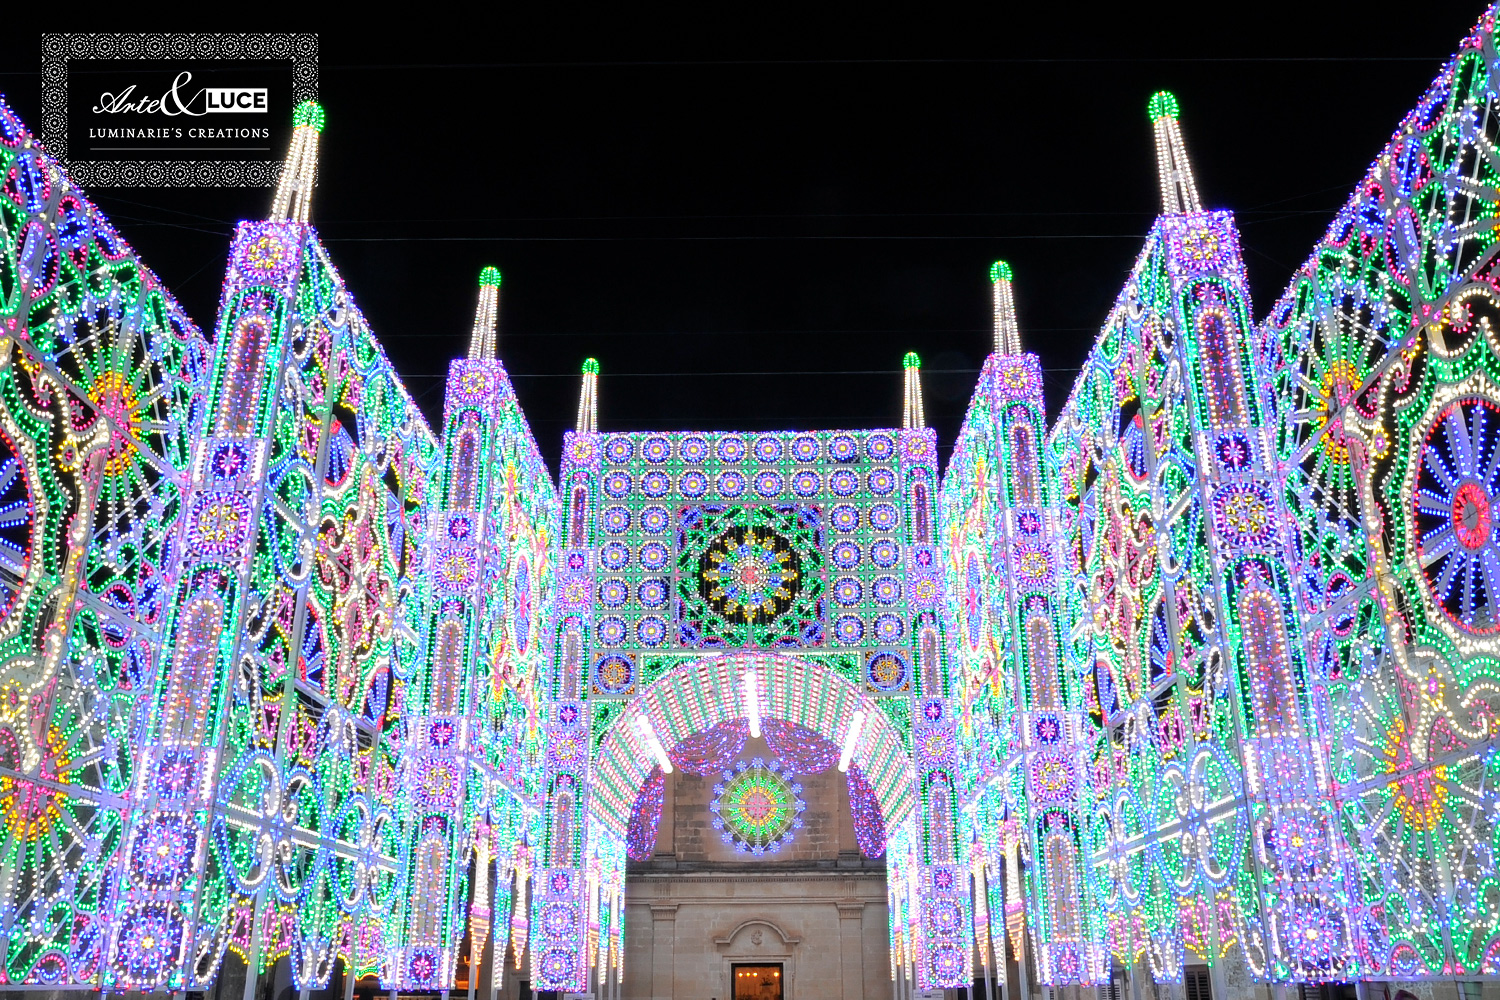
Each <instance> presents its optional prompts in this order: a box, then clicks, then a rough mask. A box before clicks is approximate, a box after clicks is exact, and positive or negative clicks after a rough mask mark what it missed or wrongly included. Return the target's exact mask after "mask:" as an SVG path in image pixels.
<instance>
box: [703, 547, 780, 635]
mask: <svg viewBox="0 0 1500 1000" xmlns="http://www.w3.org/2000/svg"><path fill="white" fill-rule="evenodd" d="M699 574H700V576H701V578H702V584H701V587H700V589H701V590H702V592H703V596H704V597H705V598H706V599H707V600H708V603H709V605H710V606H711V607H712V608H713V609H714V610H715V611H717V612H718V613H719V614H721V615H723V616H724V618H725V620H726V621H730V622H734V623H737V624H738V623H743V622H746V621H750V620H755V621H759V622H768V621H770V620H772V619H774V618H776V617H777V616H779V615H780V614H781V613H782V612H783V611H785V610H786V609H787V608H788V607H790V606H791V603H792V601H793V599H794V598H795V597H796V596H797V593H798V592H799V591H800V590H801V589H802V560H801V559H800V558H799V557H798V555H797V552H796V551H795V550H794V549H793V548H792V544H791V542H789V541H788V540H787V539H785V538H783V537H782V536H781V535H779V534H777V533H776V532H774V531H770V530H767V529H765V528H758V527H749V528H742V527H735V528H731V529H729V530H728V531H726V532H725V533H724V534H723V535H721V536H720V537H719V539H718V540H717V541H715V542H714V544H713V545H712V546H710V547H709V550H708V551H707V552H706V553H704V555H703V557H702V558H701V559H700V560H699Z"/></svg>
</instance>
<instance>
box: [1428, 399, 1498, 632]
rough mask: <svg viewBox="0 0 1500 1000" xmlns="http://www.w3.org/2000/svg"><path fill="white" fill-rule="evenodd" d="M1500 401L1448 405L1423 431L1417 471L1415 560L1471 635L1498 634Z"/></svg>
mask: <svg viewBox="0 0 1500 1000" xmlns="http://www.w3.org/2000/svg"><path fill="white" fill-rule="evenodd" d="M1497 499H1500V405H1496V404H1495V403H1494V402H1491V401H1490V400H1488V399H1483V398H1480V397H1467V398H1464V399H1459V400H1455V401H1454V402H1452V403H1450V404H1448V406H1447V407H1445V408H1444V409H1443V410H1442V412H1441V413H1439V414H1438V416H1437V419H1435V420H1434V421H1433V422H1432V426H1431V427H1430V428H1429V429H1428V432H1427V440H1426V442H1425V443H1424V445H1423V447H1422V452H1421V465H1420V466H1419V467H1418V469H1417V476H1416V484H1415V490H1414V493H1413V497H1412V502H1413V508H1414V511H1413V513H1414V520H1415V525H1414V526H1415V532H1416V543H1417V558H1418V561H1419V563H1420V565H1421V569H1422V575H1423V577H1424V578H1425V579H1426V581H1427V587H1428V590H1429V593H1430V594H1431V596H1432V599H1433V601H1434V602H1436V604H1437V605H1438V606H1439V607H1440V608H1442V609H1443V612H1444V613H1445V614H1446V615H1447V617H1448V619H1449V620H1450V621H1451V622H1452V623H1453V624H1454V625H1456V626H1457V627H1458V628H1460V629H1462V630H1463V631H1465V632H1468V633H1470V634H1472V635H1491V634H1494V633H1496V632H1500V606H1496V601H1500V531H1497V528H1500V525H1497V524H1496V523H1495V522H1496V517H1497V515H1500V510H1496V502H1497Z"/></svg>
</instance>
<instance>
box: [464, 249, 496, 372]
mask: <svg viewBox="0 0 1500 1000" xmlns="http://www.w3.org/2000/svg"><path fill="white" fill-rule="evenodd" d="M499 331H500V270H499V268H494V267H486V268H485V269H484V270H482V271H480V272H479V307H478V308H477V309H475V310H474V333H473V334H472V335H471V336H470V337H469V360H470V361H490V360H492V359H494V357H495V355H496V353H497V348H498V334H499Z"/></svg>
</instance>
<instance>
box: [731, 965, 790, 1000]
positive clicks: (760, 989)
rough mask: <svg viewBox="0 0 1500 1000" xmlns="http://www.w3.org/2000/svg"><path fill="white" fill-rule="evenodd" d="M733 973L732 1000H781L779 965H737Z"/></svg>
mask: <svg viewBox="0 0 1500 1000" xmlns="http://www.w3.org/2000/svg"><path fill="white" fill-rule="evenodd" d="M732 971H733V972H734V1000H781V963H779V962H778V963H776V964H774V965H766V964H760V965H739V964H736V965H734V966H733V967H732Z"/></svg>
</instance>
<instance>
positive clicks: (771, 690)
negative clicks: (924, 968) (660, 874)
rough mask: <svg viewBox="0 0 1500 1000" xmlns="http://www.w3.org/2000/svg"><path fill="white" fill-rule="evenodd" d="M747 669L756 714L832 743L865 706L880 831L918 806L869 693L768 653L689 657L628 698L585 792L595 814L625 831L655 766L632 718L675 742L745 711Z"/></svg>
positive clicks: (620, 834)
mask: <svg viewBox="0 0 1500 1000" xmlns="http://www.w3.org/2000/svg"><path fill="white" fill-rule="evenodd" d="M751 669H754V670H755V671H756V672H757V676H758V678H759V684H758V690H759V698H760V712H761V715H762V716H764V717H766V718H776V719H782V720H785V721H787V722H795V723H796V724H797V725H799V726H803V727H805V728H807V729H810V730H812V731H813V732H815V733H817V734H818V735H819V736H822V737H823V738H824V739H826V740H828V741H829V742H830V743H833V744H834V745H835V746H840V747H841V746H843V744H844V739H845V737H846V736H847V734H848V731H849V725H850V722H851V721H852V720H853V719H854V713H855V712H856V711H862V712H863V713H864V724H863V726H862V727H861V728H860V731H859V735H858V737H857V741H856V743H855V747H854V754H853V762H854V763H855V764H856V765H858V767H859V769H860V771H862V772H863V773H864V776H865V778H866V779H867V780H868V781H869V782H870V786H871V787H872V788H873V789H874V790H875V796H876V798H877V799H878V800H879V802H880V809H881V813H882V815H883V817H884V820H885V827H886V830H887V831H892V830H894V829H895V828H897V827H899V826H900V825H901V824H902V823H903V822H905V820H906V819H907V817H908V816H910V815H911V813H912V810H913V808H914V806H915V804H916V797H915V792H914V789H913V783H912V774H911V752H910V750H909V749H908V748H907V747H906V745H905V743H904V741H903V740H902V739H901V735H900V733H898V732H897V730H896V728H895V727H894V726H893V725H891V722H890V720H889V719H888V718H887V717H886V714H885V713H884V712H883V711H880V710H879V709H878V708H877V707H876V702H875V700H874V699H871V698H868V697H866V696H865V692H864V691H863V690H862V688H861V687H860V686H859V685H857V684H855V683H854V682H852V681H850V680H849V679H848V678H846V677H844V676H842V675H841V674H839V673H837V672H836V671H834V670H831V669H829V668H828V667H825V666H823V665H822V664H820V663H816V662H812V661H808V660H804V659H801V658H799V657H795V656H786V655H782V654H777V653H771V652H731V653H720V654H714V655H711V656H706V657H704V658H702V659H700V660H694V661H692V662H690V663H686V664H684V665H682V666H680V667H678V668H676V669H675V670H673V671H671V672H670V673H668V674H665V675H663V676H662V677H659V678H657V679H656V680H655V681H653V682H652V683H651V685H650V686H649V687H647V688H646V689H645V690H644V691H642V692H641V693H639V694H638V695H637V696H636V697H635V698H634V699H632V701H631V702H630V704H629V706H628V707H627V708H626V709H625V711H624V712H623V713H622V714H621V716H620V717H619V718H618V719H616V720H615V722H614V724H613V725H612V726H611V727H610V730H609V732H608V733H606V734H605V736H604V740H603V742H602V743H601V744H600V746H599V752H598V755H597V757H596V758H595V763H594V771H593V790H592V794H591V795H590V797H589V802H590V806H589V814H590V819H591V821H592V822H594V823H596V824H599V825H600V826H601V827H602V828H603V830H605V831H608V832H609V833H611V834H613V835H614V836H615V837H616V838H619V839H621V840H623V839H624V837H625V830H626V826H627V825H628V823H629V820H630V808H631V805H632V804H633V803H634V802H635V798H636V795H637V794H638V793H639V792H640V790H641V786H642V785H643V784H645V781H646V778H647V776H648V775H649V774H650V773H651V769H652V767H654V766H655V765H656V757H655V754H654V751H653V749H652V748H651V747H650V746H648V745H647V741H646V739H645V737H644V736H642V734H641V727H640V725H639V724H638V722H637V721H636V720H637V719H640V718H642V717H644V718H646V719H647V720H648V721H649V722H650V723H651V729H652V730H653V731H654V732H655V733H656V734H657V736H658V737H659V739H660V741H661V743H662V745H663V746H665V747H668V748H671V747H673V746H675V745H676V744H677V743H679V742H681V741H682V740H684V739H686V738H687V737H689V736H692V735H694V734H697V733H702V732H706V731H707V730H709V729H712V728H713V727H714V726H716V725H718V724H719V723H721V722H728V721H731V720H733V719H742V718H745V717H746V715H747V714H748V713H747V710H746V704H745V683H744V679H745V674H746V672H747V671H748V670H751Z"/></svg>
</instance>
